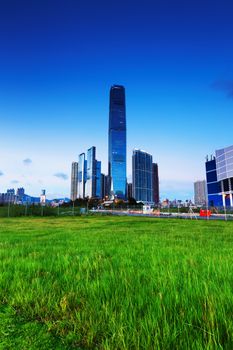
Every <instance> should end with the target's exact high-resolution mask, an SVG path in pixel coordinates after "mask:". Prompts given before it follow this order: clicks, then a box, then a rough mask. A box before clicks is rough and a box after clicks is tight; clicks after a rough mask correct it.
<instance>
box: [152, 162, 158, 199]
mask: <svg viewBox="0 0 233 350" xmlns="http://www.w3.org/2000/svg"><path fill="white" fill-rule="evenodd" d="M152 190H153V195H152V201H153V202H154V203H155V204H158V203H159V167H158V164H157V163H152Z"/></svg>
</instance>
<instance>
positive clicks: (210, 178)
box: [205, 156, 223, 207]
mask: <svg viewBox="0 0 233 350" xmlns="http://www.w3.org/2000/svg"><path fill="white" fill-rule="evenodd" d="M205 168H206V183H207V194H208V205H209V206H211V207H222V205H223V202H222V195H221V183H220V182H219V181H218V178H217V169H216V158H215V157H213V156H211V159H210V160H209V159H207V160H206V163H205Z"/></svg>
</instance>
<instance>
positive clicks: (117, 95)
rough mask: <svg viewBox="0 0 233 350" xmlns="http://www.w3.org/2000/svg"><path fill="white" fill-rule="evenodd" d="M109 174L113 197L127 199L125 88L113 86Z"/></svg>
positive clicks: (110, 107)
mask: <svg viewBox="0 0 233 350" xmlns="http://www.w3.org/2000/svg"><path fill="white" fill-rule="evenodd" d="M108 174H109V177H110V181H111V184H110V195H111V197H118V198H122V199H125V198H126V107H125V88H124V87H123V86H121V85H113V86H112V87H111V90H110V105H109V133H108Z"/></svg>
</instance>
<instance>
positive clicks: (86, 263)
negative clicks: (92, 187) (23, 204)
mask: <svg viewBox="0 0 233 350" xmlns="http://www.w3.org/2000/svg"><path fill="white" fill-rule="evenodd" d="M73 348H74V349H114V350H115V349H161V350H165V349H182V350H183V349H229V350H232V349H233V222H220V221H195V220H175V219H154V218H152V219H150V218H136V217H104V216H102V217H101V216H99V217H94V216H93V217H66V218H52V217H47V218H29V217H26V218H9V219H7V218H5V219H0V349H4V350H5V349H20V350H23V349H25V350H26V349H27V350H28V349H35V350H38V349H45V350H47V349H73Z"/></svg>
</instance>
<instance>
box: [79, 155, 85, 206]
mask: <svg viewBox="0 0 233 350" xmlns="http://www.w3.org/2000/svg"><path fill="white" fill-rule="evenodd" d="M86 167H87V161H86V159H85V153H81V154H80V155H79V157H78V198H82V199H84V198H85V183H86Z"/></svg>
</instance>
